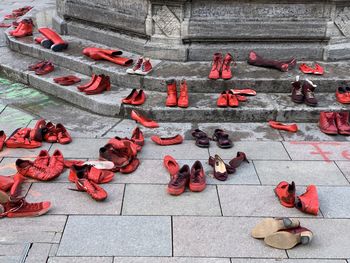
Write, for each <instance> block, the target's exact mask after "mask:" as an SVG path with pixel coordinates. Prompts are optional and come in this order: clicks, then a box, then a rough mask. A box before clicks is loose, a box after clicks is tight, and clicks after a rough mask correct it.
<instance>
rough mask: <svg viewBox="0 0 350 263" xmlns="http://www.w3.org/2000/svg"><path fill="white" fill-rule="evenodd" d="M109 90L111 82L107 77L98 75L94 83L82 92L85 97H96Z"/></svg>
mask: <svg viewBox="0 0 350 263" xmlns="http://www.w3.org/2000/svg"><path fill="white" fill-rule="evenodd" d="M110 90H111V82H110V79H109V77H108V76H105V75H99V76H98V77H97V78H96V80H95V82H94V83H93V84H92V85H91V86H90V87H88V88H87V89H85V90H84V92H85V94H86V95H96V94H100V93H103V92H104V91H110Z"/></svg>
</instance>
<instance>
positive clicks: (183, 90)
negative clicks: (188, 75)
mask: <svg viewBox="0 0 350 263" xmlns="http://www.w3.org/2000/svg"><path fill="white" fill-rule="evenodd" d="M177 106H179V107H180V108H187V107H188V88H187V83H186V80H182V81H181V84H180V96H179V99H178V101H177Z"/></svg>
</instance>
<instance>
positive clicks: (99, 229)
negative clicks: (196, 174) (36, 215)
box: [57, 216, 172, 257]
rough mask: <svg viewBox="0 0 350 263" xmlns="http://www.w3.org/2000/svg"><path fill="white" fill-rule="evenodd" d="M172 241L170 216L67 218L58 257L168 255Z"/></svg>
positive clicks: (170, 251)
mask: <svg viewBox="0 0 350 263" xmlns="http://www.w3.org/2000/svg"><path fill="white" fill-rule="evenodd" d="M92 237H93V238H92ZM76 240H79V242H76ZM171 240H172V239H171V219H170V217H158V216H150V217H147V216H136V217H135V216H123V217H122V216H70V217H69V219H68V222H67V225H66V228H65V231H64V234H63V237H62V241H61V244H60V247H59V249H58V252H57V255H58V256H87V257H88V256H171V254H172V245H171V242H172V241H171Z"/></svg>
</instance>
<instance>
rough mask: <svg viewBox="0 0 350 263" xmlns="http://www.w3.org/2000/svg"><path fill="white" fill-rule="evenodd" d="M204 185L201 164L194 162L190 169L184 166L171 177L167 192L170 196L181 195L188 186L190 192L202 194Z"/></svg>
mask: <svg viewBox="0 0 350 263" xmlns="http://www.w3.org/2000/svg"><path fill="white" fill-rule="evenodd" d="M171 173H172V172H171ZM206 185H207V184H206V180H205V173H204V170H203V166H202V163H201V162H200V161H196V162H195V163H194V164H193V166H192V168H191V169H190V167H189V166H188V165H187V164H185V165H184V166H182V168H181V169H179V170H178V172H177V173H176V174H175V175H173V176H171V179H170V182H169V184H168V188H167V191H168V193H169V194H171V195H181V194H182V193H183V192H184V191H185V189H186V187H187V186H188V187H189V189H190V190H191V191H192V192H202V191H203V190H204V189H205V187H206Z"/></svg>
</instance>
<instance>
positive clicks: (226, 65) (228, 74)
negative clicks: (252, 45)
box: [221, 53, 233, 80]
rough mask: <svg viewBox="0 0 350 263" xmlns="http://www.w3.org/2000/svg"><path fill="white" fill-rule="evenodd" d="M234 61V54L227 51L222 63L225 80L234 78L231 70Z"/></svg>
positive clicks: (222, 73) (222, 74)
mask: <svg viewBox="0 0 350 263" xmlns="http://www.w3.org/2000/svg"><path fill="white" fill-rule="evenodd" d="M232 61H233V58H232V55H231V54H230V53H227V54H226V56H225V58H224V61H223V64H222V72H221V76H222V78H223V79H225V80H228V79H231V78H232V71H231V63H232Z"/></svg>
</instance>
